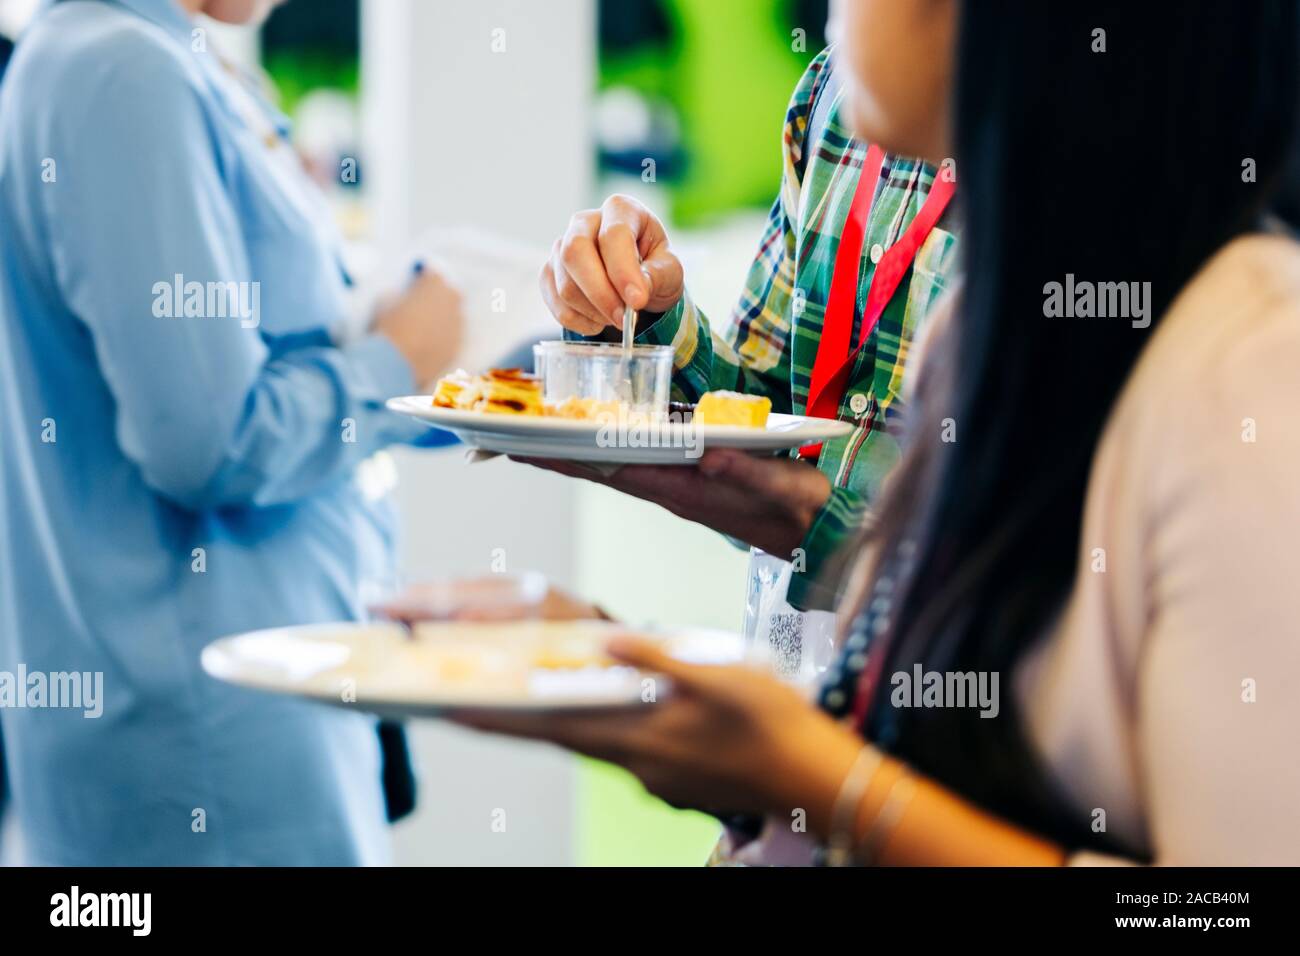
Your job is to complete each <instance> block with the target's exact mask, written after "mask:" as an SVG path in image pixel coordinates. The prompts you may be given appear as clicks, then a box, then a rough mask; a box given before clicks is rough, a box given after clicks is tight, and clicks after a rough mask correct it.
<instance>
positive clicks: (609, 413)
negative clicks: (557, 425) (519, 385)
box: [546, 395, 621, 421]
mask: <svg viewBox="0 0 1300 956" xmlns="http://www.w3.org/2000/svg"><path fill="white" fill-rule="evenodd" d="M620 407H621V404H620V403H619V402H618V401H617V400H613V399H611V400H608V401H604V400H601V399H599V398H582V397H580V396H577V395H572V396H570V397H569V398H566V399H565V400H564V401H562V402H559V403H558V404H552V405H547V406H546V414H547V415H550V416H552V417H554V418H573V419H578V420H579V421H598V420H599V419H601V418H606V417H615V418H617V417H618V412H619V408H620Z"/></svg>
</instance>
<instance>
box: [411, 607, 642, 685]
mask: <svg viewBox="0 0 1300 956" xmlns="http://www.w3.org/2000/svg"><path fill="white" fill-rule="evenodd" d="M617 630H618V629H617V628H615V627H613V626H612V625H610V624H609V622H607V621H512V622H508V623H496V622H481V623H458V624H447V623H442V622H422V623H420V624H417V625H416V626H415V628H414V630H413V634H414V639H415V647H414V648H413V656H414V659H415V660H416V661H417V662H418V663H417V668H416V669H417V670H419V671H420V672H422V673H424V674H425V675H428V676H432V677H435V678H436V679H437V680H440V681H447V682H449V683H458V684H475V685H479V686H497V687H504V686H516V687H518V686H523V685H525V684H526V683H527V682H528V681H529V680H530V679H531V677H532V675H534V674H535V673H536V672H538V671H543V672H551V673H554V672H571V671H585V670H588V669H593V668H594V669H604V668H608V667H612V666H614V665H615V661H614V660H612V659H611V658H610V657H609V656H608V655H607V654H606V653H605V641H607V640H608V639H609V637H610V636H611V635H612V634H614V633H616V632H617Z"/></svg>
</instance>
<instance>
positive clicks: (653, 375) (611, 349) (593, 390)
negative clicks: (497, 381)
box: [533, 342, 673, 419]
mask: <svg viewBox="0 0 1300 956" xmlns="http://www.w3.org/2000/svg"><path fill="white" fill-rule="evenodd" d="M533 361H534V363H535V365H534V371H535V372H536V373H537V376H538V378H540V379H541V380H542V398H543V400H544V401H545V402H546V403H547V404H550V405H559V404H561V403H563V402H564V401H565V400H567V399H570V398H583V399H593V400H595V401H598V402H621V403H623V404H624V405H625V406H627V409H628V410H629V411H633V412H637V413H639V414H644V415H648V416H650V417H651V418H655V419H662V418H664V417H666V415H667V413H668V393H669V381H670V379H671V377H672V372H673V349H672V346H670V345H635V346H633V347H632V355H631V357H630V358H625V357H624V355H623V347H622V346H621V345H616V344H613V343H608V342H539V343H538V344H537V345H534V346H533Z"/></svg>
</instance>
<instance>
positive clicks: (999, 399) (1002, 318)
mask: <svg viewBox="0 0 1300 956" xmlns="http://www.w3.org/2000/svg"><path fill="white" fill-rule="evenodd" d="M1296 6H1297V5H1296V3H1295V0H1255V2H1251V3H1236V4H1228V3H1222V2H1211V0H1192V2H1180V3H1177V4H1174V3H1156V2H1133V0H1123V2H1115V3H1110V2H1090V3H1087V4H1080V3H1070V2H1056V3H1041V2H1030V3H1026V2H1011V0H1002V2H994V0H965V2H964V3H963V5H962V15H961V26H960V30H959V40H958V50H957V68H956V76H957V80H956V85H957V93H956V100H955V104H954V117H955V120H954V122H955V130H954V135H955V144H956V145H955V149H956V162H957V166H956V169H957V181H958V189H959V195H960V196H961V202H962V204H963V218H964V232H963V237H962V247H963V250H964V252H963V259H964V268H963V274H964V284H963V288H962V291H961V293H960V301H959V303H958V304H957V306H956V313H955V314H954V316H953V317H952V323H951V328H950V329H949V332H950V333H951V334H949V335H946V336H944V338H943V339H942V341H941V342H940V343H936V344H937V348H936V349H934V350H932V354H931V359H933V361H927V363H926V366H925V368H924V369H923V370H922V375H921V387H920V394H919V395H918V402H917V405H916V407H915V408H914V409H913V413H914V420H913V423H914V428H913V435H912V442H911V447H910V451H909V453H908V455H907V456H906V457H905V459H904V461H903V462H902V463H901V464H900V472H899V474H898V475H897V476H896V477H895V480H893V481H891V483H890V485H889V490H888V491H887V493H886V495H885V497H884V499H883V500H882V501H881V503H880V504H879V507H878V509H877V514H878V515H879V516H880V522H879V524H878V525H877V528H876V529H875V532H874V538H875V541H876V543H877V544H878V549H877V552H876V553H877V554H878V555H880V557H879V561H878V563H877V565H876V567H877V569H878V574H880V575H881V576H883V575H885V574H888V575H889V576H890V577H891V579H895V578H896V580H894V581H893V589H894V606H895V607H896V608H897V613H896V616H895V617H894V620H893V621H892V624H891V628H890V630H889V631H888V632H887V633H886V634H885V635H884V637H883V643H882V644H880V645H877V646H878V648H879V651H878V653H880V654H883V655H885V656H884V658H883V660H884V665H883V669H882V672H883V673H884V674H886V675H888V674H892V673H895V672H898V671H906V672H911V671H912V670H913V667H914V665H915V664H917V663H919V664H921V665H922V667H923V669H924V670H925V671H932V670H933V671H940V672H944V671H977V672H978V671H984V672H990V673H997V674H999V676H1000V683H1001V690H1002V693H1001V695H1000V696H1001V708H1002V714H1001V716H1000V717H999V718H997V719H993V720H986V719H981V718H980V717H979V716H978V713H977V712H976V711H974V710H964V709H954V708H934V709H922V708H918V709H911V710H906V709H900V708H894V707H892V706H891V703H890V691H891V687H890V686H889V681H888V680H882V681H880V682H879V685H878V690H877V693H876V695H875V697H874V698H873V700H872V701H871V702H870V706H869V710H868V713H867V723H866V728H865V729H866V731H867V733H868V735H869V736H871V737H872V738H874V739H877V740H879V741H880V742H881V743H882V744H883V745H884V746H886V747H887V748H889V749H891V750H893V751H894V752H896V753H899V754H901V755H903V756H905V757H906V758H907V759H909V760H910V761H911V762H912V763H913V764H914V765H915V766H917V767H918V769H920V770H921V771H923V772H926V773H928V774H930V775H932V776H934V777H935V778H937V779H939V780H941V781H944V782H945V783H947V784H948V785H949V786H951V787H953V788H954V789H956V790H957V791H959V792H961V793H963V794H965V795H966V796H967V797H969V798H970V799H972V800H974V801H975V802H977V803H980V804H982V805H984V806H986V807H988V808H990V809H992V810H994V811H996V812H1000V813H1003V814H1005V815H1007V816H1009V817H1011V818H1013V819H1017V820H1019V821H1021V822H1022V823H1025V824H1026V825H1031V826H1034V827H1036V828H1038V829H1040V831H1042V832H1046V833H1048V834H1049V835H1052V836H1055V837H1057V838H1059V839H1061V840H1064V841H1067V842H1069V843H1072V844H1075V845H1079V844H1083V843H1087V842H1089V832H1090V831H1089V829H1088V827H1087V826H1086V822H1087V821H1086V820H1084V821H1080V820H1076V819H1072V818H1069V815H1068V814H1065V813H1064V812H1063V811H1061V810H1060V801H1059V800H1054V799H1053V794H1052V786H1051V784H1050V782H1049V781H1048V780H1047V779H1046V778H1045V776H1044V774H1043V771H1042V768H1041V767H1040V766H1039V764H1038V762H1037V761H1036V760H1035V758H1034V757H1033V755H1032V753H1031V751H1030V748H1029V747H1027V746H1026V745H1025V742H1024V740H1023V737H1022V734H1021V731H1020V729H1019V728H1020V726H1021V725H1020V721H1019V717H1018V715H1017V714H1016V713H1015V709H1014V703H1015V702H1014V699H1013V697H1014V695H1013V693H1012V689H1011V679H1010V678H1011V675H1012V673H1013V672H1014V666H1015V664H1016V662H1017V661H1018V660H1020V659H1021V658H1022V657H1023V655H1024V654H1025V653H1026V651H1027V650H1028V649H1029V647H1030V646H1031V644H1033V643H1034V642H1035V641H1036V640H1037V639H1039V638H1040V637H1041V636H1042V635H1043V633H1044V631H1045V630H1046V629H1047V628H1048V627H1049V625H1050V624H1051V622H1052V620H1053V618H1054V616H1055V615H1056V613H1057V612H1058V611H1059V609H1060V608H1061V607H1062V605H1063V602H1064V599H1065V598H1066V596H1067V594H1068V592H1069V588H1070V585H1071V582H1072V579H1073V578H1074V576H1075V572H1076V569H1077V567H1078V562H1079V560H1080V558H1079V555H1080V533H1081V525H1082V515H1083V503H1084V493H1085V489H1086V486H1087V481H1088V472H1089V467H1090V463H1091V460H1092V457H1093V453H1094V451H1095V449H1096V447H1097V443H1098V439H1099V436H1100V433H1101V429H1102V426H1103V423H1104V422H1105V420H1106V418H1107V415H1108V413H1109V412H1110V410H1111V408H1112V406H1113V404H1114V402H1115V399H1116V396H1117V394H1118V393H1119V390H1120V388H1121V386H1122V385H1123V383H1124V381H1125V380H1126V378H1127V377H1128V375H1129V373H1130V371H1131V370H1132V368H1133V365H1134V362H1135V360H1136V359H1137V357H1138V354H1139V352H1140V351H1141V350H1142V348H1143V346H1144V345H1145V344H1146V341H1147V339H1148V338H1149V337H1150V334H1151V333H1152V332H1154V331H1155V328H1156V326H1157V324H1158V322H1159V317H1160V315H1161V314H1162V313H1163V312H1164V311H1165V309H1166V308H1167V307H1168V306H1169V304H1170V302H1171V301H1172V299H1173V298H1174V296H1175V295H1176V294H1177V292H1178V291H1179V290H1180V289H1181V288H1182V287H1183V286H1184V285H1186V284H1187V282H1188V281H1189V280H1190V279H1191V278H1192V276H1193V274H1194V273H1195V272H1196V271H1197V270H1198V269H1199V268H1200V267H1201V266H1202V265H1203V264H1204V263H1205V262H1206V260H1207V259H1208V258H1209V257H1210V256H1211V255H1212V254H1213V253H1214V252H1215V251H1216V250H1217V249H1219V248H1220V247H1222V246H1223V245H1224V244H1225V243H1227V242H1228V241H1230V240H1231V239H1232V238H1233V237H1235V236H1238V235H1240V234H1242V233H1245V232H1247V231H1250V230H1252V229H1254V228H1256V226H1257V224H1258V222H1259V221H1260V218H1261V213H1262V212H1263V211H1264V210H1265V208H1266V207H1267V206H1268V204H1269V202H1270V199H1271V196H1272V193H1273V190H1274V188H1275V186H1276V180H1277V176H1278V174H1279V170H1280V169H1281V167H1282V164H1283V160H1284V157H1285V155H1286V151H1287V148H1288V145H1289V143H1290V140H1291V138H1292V132H1293V127H1294V125H1295V117H1296V115H1297V110H1296V100H1297V92H1298V91H1300V86H1298V81H1297V73H1296V63H1297V58H1298V51H1297V36H1298V35H1300V34H1298V31H1297V12H1296ZM1095 31H1104V33H1098V32H1095ZM1102 44H1104V48H1103V46H1102ZM1251 171H1253V173H1254V175H1253V177H1252V176H1250V175H1249V173H1250V172H1251ZM1243 173H1246V174H1247V175H1243ZM1067 274H1073V275H1074V276H1075V277H1077V279H1079V280H1087V281H1092V282H1150V283H1151V286H1150V288H1151V298H1150V302H1149V306H1150V315H1151V318H1152V321H1151V325H1150V328H1147V329H1141V328H1135V327H1134V326H1133V325H1132V323H1131V322H1129V321H1127V320H1125V319H1122V318H1106V319H1101V318H1092V319H1070V318H1048V317H1046V316H1045V309H1044V302H1045V289H1044V287H1045V284H1047V283H1050V282H1061V283H1064V282H1065V281H1066V276H1067ZM947 420H950V421H947ZM945 424H946V425H947V426H948V430H949V434H948V435H947V436H946V437H949V438H951V437H953V436H952V434H951V430H952V429H954V428H955V438H956V440H955V441H943V440H942V437H944V433H945V427H944V426H945ZM906 553H911V554H912V555H913V558H912V563H911V570H910V571H906V572H904V573H902V576H901V578H898V577H897V574H898V572H899V570H900V567H901V563H900V560H899V556H900V554H906ZM880 569H883V570H880ZM865 593H866V600H867V601H870V600H871V599H872V591H871V589H870V588H868V589H866V592H865Z"/></svg>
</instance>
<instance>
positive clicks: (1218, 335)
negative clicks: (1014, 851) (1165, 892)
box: [1015, 236, 1300, 865]
mask: <svg viewBox="0 0 1300 956" xmlns="http://www.w3.org/2000/svg"><path fill="white" fill-rule="evenodd" d="M1089 321H1098V322H1102V321H1122V320H1116V319H1092V320H1089ZM1135 334H1136V333H1135ZM1015 677H1016V680H1015V693H1016V695H1017V700H1018V701H1019V702H1020V706H1021V707H1022V713H1023V714H1024V715H1025V720H1026V724H1027V733H1028V735H1029V738H1030V740H1031V741H1032V742H1033V744H1034V746H1035V747H1036V748H1037V750H1038V752H1039V753H1040V754H1042V755H1043V757H1044V759H1045V760H1046V762H1047V763H1048V765H1049V766H1050V767H1051V768H1052V770H1053V772H1054V774H1055V775H1056V777H1057V779H1058V781H1059V783H1060V784H1061V787H1062V789H1063V791H1064V792H1065V793H1066V794H1067V795H1069V797H1070V799H1072V800H1073V801H1074V803H1075V804H1076V805H1077V807H1078V808H1080V809H1081V810H1083V811H1085V812H1087V813H1090V814H1093V815H1094V818H1095V820H1096V821H1097V822H1096V823H1094V825H1095V826H1096V825H1098V823H1101V822H1104V826H1105V827H1106V831H1107V832H1108V833H1109V834H1110V836H1111V837H1112V838H1113V839H1115V840H1116V842H1117V843H1118V844H1120V845H1121V846H1124V847H1126V848H1128V849H1129V850H1130V851H1131V852H1132V853H1133V855H1134V856H1135V857H1149V858H1150V859H1152V860H1154V862H1156V863H1158V864H1172V865H1180V864H1181V865H1186V864H1209V865H1220V864H1290V865H1296V864H1300V245H1297V244H1296V243H1294V242H1292V241H1290V240H1287V239H1283V238H1281V237H1277V236H1252V237H1248V238H1243V239H1239V240H1237V241H1235V242H1233V243H1232V244H1230V245H1229V246H1228V247H1226V248H1225V249H1223V250H1222V251H1220V252H1219V253H1218V254H1217V255H1216V256H1215V257H1214V258H1213V259H1212V260H1211V261H1210V262H1209V263H1208V264H1207V265H1206V266H1205V268H1204V269H1202V270H1201V272H1200V273H1199V274H1198V275H1197V276H1196V278H1195V279H1194V280H1193V281H1192V282H1191V283H1190V284H1189V285H1188V287H1187V288H1186V289H1185V290H1184V291H1183V292H1182V294H1181V295H1180V296H1179V297H1178V299H1177V300H1176V301H1175V302H1174V304H1173V306H1172V308H1171V309H1170V311H1169V314H1168V315H1167V316H1166V318H1165V319H1164V321H1163V322H1162V323H1161V325H1160V327H1159V329H1158V330H1157V332H1156V333H1155V334H1154V336H1153V338H1152V341H1151V342H1150V344H1149V346H1148V348H1147V349H1146V350H1145V351H1144V352H1143V354H1142V356H1141V358H1140V360H1139V362H1138V364H1137V367H1136V369H1135V370H1134V373H1133V375H1132V376H1131V377H1130V379H1129V381H1128V383H1127V384H1126V386H1125V388H1124V390H1123V392H1122V394H1121V396H1120V398H1119V401H1118V404H1117V405H1116V408H1115V410H1114V412H1113V413H1112V415H1111V417H1110V420H1109V421H1108V423H1107V425H1106V429H1105V431H1104V433H1103V436H1102V440H1101V443H1100V445H1099V447H1098V451H1097V455H1096V457H1095V458H1094V460H1093V466H1092V475H1091V478H1090V481H1089V485H1088V495H1087V503H1086V509H1085V514H1084V526H1083V536H1082V541H1081V543H1080V555H1079V572H1078V577H1077V578H1076V580H1075V584H1074V589H1073V593H1072V594H1071V597H1070V599H1069V602H1068V604H1067V606H1066V607H1065V609H1064V611H1063V615H1062V617H1061V619H1060V621H1059V623H1058V625H1057V626H1056V628H1055V629H1054V631H1053V633H1052V634H1051V636H1050V637H1049V638H1048V639H1047V640H1045V641H1044V642H1043V643H1042V644H1041V645H1040V646H1039V647H1037V648H1036V649H1035V651H1034V652H1033V653H1032V655H1031V656H1030V657H1029V658H1028V659H1026V661H1025V662H1024V663H1023V664H1022V665H1021V666H1020V668H1019V669H1018V670H1017V673H1016V675H1015ZM1099 811H1104V819H1103V817H1102V815H1101V813H1100V812H1099ZM1074 862H1077V863H1096V862H1117V863H1118V862H1122V861H1119V860H1109V859H1108V858H1105V857H1096V856H1091V855H1082V854H1081V855H1080V856H1079V857H1078V858H1076V859H1075V860H1074Z"/></svg>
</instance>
